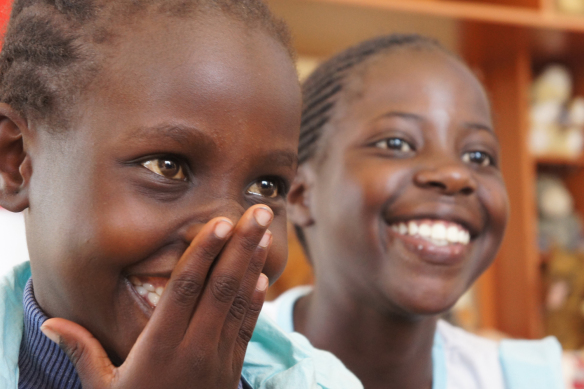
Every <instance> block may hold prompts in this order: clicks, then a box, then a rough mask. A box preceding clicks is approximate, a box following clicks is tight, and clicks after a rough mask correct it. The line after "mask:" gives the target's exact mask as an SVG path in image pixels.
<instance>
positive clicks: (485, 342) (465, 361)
mask: <svg viewBox="0 0 584 389" xmlns="http://www.w3.org/2000/svg"><path fill="white" fill-rule="evenodd" d="M434 365H435V368H434V369H435V373H434V374H435V375H440V373H439V372H437V371H436V370H437V369H438V370H442V374H441V375H442V376H444V377H445V380H446V381H447V382H448V385H447V386H446V387H447V388H449V389H450V388H457V389H458V388H465V389H466V388H468V389H470V388H489V389H503V388H505V385H504V380H503V372H502V369H501V363H500V362H499V345H498V343H497V342H495V341H492V340H489V339H485V338H482V337H480V336H476V335H473V334H471V333H469V332H467V331H464V330H463V329H461V328H458V327H454V326H453V325H451V324H449V323H447V322H445V321H443V320H440V321H439V322H438V327H437V331H436V341H435V344H434Z"/></svg>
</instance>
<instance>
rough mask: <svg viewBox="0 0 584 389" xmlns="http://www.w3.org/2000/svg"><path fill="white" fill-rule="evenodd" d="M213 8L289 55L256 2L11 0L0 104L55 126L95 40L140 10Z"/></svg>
mask: <svg viewBox="0 0 584 389" xmlns="http://www.w3.org/2000/svg"><path fill="white" fill-rule="evenodd" d="M213 12H214V13H222V14H225V15H227V16H230V17H232V18H234V19H235V20H238V21H241V22H243V23H245V24H246V25H248V26H249V27H250V28H260V29H262V30H264V31H266V32H267V33H268V34H270V35H271V36H272V37H274V38H275V39H276V40H277V41H279V42H280V43H281V44H282V45H283V46H284V47H285V49H286V50H287V52H288V53H289V54H290V56H291V58H293V57H294V56H293V52H292V49H291V44H290V35H289V32H288V30H287V27H286V26H285V24H284V23H283V22H282V21H280V20H279V19H276V18H275V17H274V16H273V15H272V13H271V12H270V10H269V9H268V7H267V5H266V4H265V3H264V2H263V1H262V0H15V1H14V4H13V6H12V13H11V15H10V21H9V23H8V27H7V31H6V34H5V36H4V43H3V47H2V52H1V53H0V102H3V103H7V104H9V105H11V107H12V108H13V109H14V110H16V111H17V112H18V113H19V114H20V115H22V116H23V117H26V118H29V119H35V120H39V119H40V120H43V121H44V123H46V124H47V125H48V127H49V129H50V130H51V131H55V132H57V131H59V129H64V128H66V127H67V125H68V121H69V118H70V116H71V112H70V107H72V106H74V103H75V101H76V100H75V99H76V98H78V97H79V95H80V94H81V93H82V92H83V91H84V89H85V88H86V87H87V85H89V83H90V81H91V80H92V79H93V78H94V76H95V75H96V73H97V72H98V71H99V70H100V67H101V64H102V63H103V56H104V55H103V52H102V51H103V50H100V46H102V45H111V44H113V43H115V41H116V36H117V35H116V33H117V32H118V29H119V28H120V27H122V26H124V25H127V24H129V23H131V22H132V21H137V20H139V18H141V17H143V16H144V14H145V13H148V14H152V13H157V14H162V15H166V16H168V17H178V18H189V17H195V16H197V15H198V14H202V13H206V14H208V13H213Z"/></svg>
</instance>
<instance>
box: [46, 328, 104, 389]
mask: <svg viewBox="0 0 584 389" xmlns="http://www.w3.org/2000/svg"><path fill="white" fill-rule="evenodd" d="M41 331H42V332H43V334H45V336H46V337H47V338H49V339H51V340H52V341H53V342H55V343H57V344H58V345H59V347H61V349H62V350H63V351H64V352H65V354H67V356H68V357H69V359H70V360H71V362H72V363H73V365H74V366H75V370H77V374H79V378H80V379H81V383H82V384H83V388H106V387H108V386H110V384H111V382H112V379H113V377H114V374H115V369H116V368H115V366H114V365H113V364H112V362H111V361H110V359H109V357H108V355H107V353H106V352H105V350H104V349H103V347H102V346H101V344H100V343H99V341H98V340H97V339H96V338H95V337H94V336H93V335H91V333H90V332H89V331H87V330H86V329H85V328H83V327H81V326H80V325H79V324H76V323H73V322H72V321H69V320H65V319H49V320H47V321H45V322H44V323H43V325H42V326H41Z"/></svg>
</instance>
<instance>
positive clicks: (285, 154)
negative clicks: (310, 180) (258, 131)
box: [258, 149, 298, 168]
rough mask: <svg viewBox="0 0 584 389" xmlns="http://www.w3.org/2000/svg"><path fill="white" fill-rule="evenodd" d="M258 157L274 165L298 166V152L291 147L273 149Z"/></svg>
mask: <svg viewBox="0 0 584 389" xmlns="http://www.w3.org/2000/svg"><path fill="white" fill-rule="evenodd" d="M258 159H260V160H261V161H262V162H264V163H269V164H270V165H273V166H281V167H291V168H296V166H297V165H298V154H297V153H296V152H294V151H291V150H289V149H279V150H272V151H270V152H268V153H266V154H263V155H262V156H260V157H258Z"/></svg>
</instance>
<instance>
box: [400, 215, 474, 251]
mask: <svg viewBox="0 0 584 389" xmlns="http://www.w3.org/2000/svg"><path fill="white" fill-rule="evenodd" d="M390 228H391V229H392V230H393V231H394V232H395V233H397V234H398V235H402V236H411V237H414V238H418V239H420V240H422V241H426V242H429V243H431V244H432V245H435V246H439V247H442V246H452V245H461V246H468V244H469V243H470V232H469V231H468V230H467V229H466V228H464V227H463V226H461V225H460V224H458V223H453V222H450V221H444V220H430V219H425V220H410V221H402V222H397V223H393V224H391V225H390Z"/></svg>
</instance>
